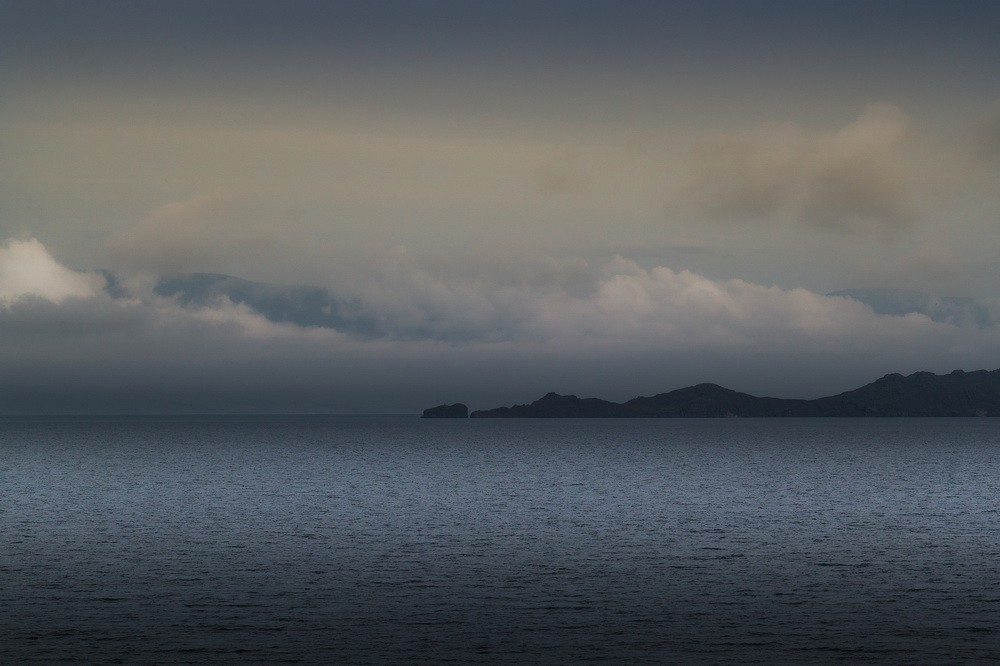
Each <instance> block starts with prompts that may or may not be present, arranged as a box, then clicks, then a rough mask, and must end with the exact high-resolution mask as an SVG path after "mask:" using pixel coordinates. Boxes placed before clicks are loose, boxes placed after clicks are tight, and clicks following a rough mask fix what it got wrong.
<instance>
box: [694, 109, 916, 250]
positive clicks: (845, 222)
mask: <svg viewBox="0 0 1000 666" xmlns="http://www.w3.org/2000/svg"><path fill="white" fill-rule="evenodd" d="M908 125H909V121H908V119H907V118H906V117H905V116H904V115H903V114H902V113H901V112H900V111H899V110H898V109H896V108H895V107H893V106H891V105H889V104H876V105H873V106H870V107H868V108H867V109H865V110H864V112H862V114H861V115H860V116H859V117H858V118H857V120H855V121H854V122H853V123H851V124H850V125H848V126H847V127H845V128H843V129H841V130H839V131H837V132H832V133H821V132H809V131H806V130H803V129H801V128H798V127H795V126H791V125H768V126H764V127H761V128H758V129H757V130H755V131H751V132H742V133H731V134H723V135H717V136H715V137H709V138H705V139H702V140H700V141H699V142H697V145H696V146H695V147H694V149H693V151H692V155H691V167H690V173H689V176H688V178H689V180H688V183H687V186H686V188H685V189H684V190H683V191H682V192H681V194H680V202H681V203H682V204H685V205H687V206H689V207H693V208H694V210H696V211H697V210H702V211H706V212H708V213H710V214H711V215H713V216H716V217H719V218H723V219H731V220H746V219H767V220H771V221H775V220H782V219H788V218H790V219H792V220H794V221H795V222H796V223H799V224H803V225H806V226H812V227H820V228H828V229H837V230H844V231H876V232H886V231H888V232H893V231H896V230H899V229H902V228H905V227H906V226H907V225H908V224H909V223H910V222H911V221H912V219H913V207H912V205H911V202H910V200H909V197H908V193H907V190H906V184H907V173H906V168H905V163H904V159H903V155H902V146H903V141H904V138H905V136H906V133H907V129H908Z"/></svg>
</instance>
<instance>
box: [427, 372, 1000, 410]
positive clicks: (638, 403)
mask: <svg viewBox="0 0 1000 666" xmlns="http://www.w3.org/2000/svg"><path fill="white" fill-rule="evenodd" d="M793 416H800V417H801V416H825V417H948V416H951V417H955V416H963V417H985V416H1000V369H998V370H992V371H988V370H975V371H971V372H966V371H963V370H955V371H953V372H951V373H948V374H945V375H935V374H933V373H931V372H915V373H913V374H911V375H907V376H903V375H900V374H897V373H893V374H889V375H885V376H884V377H882V378H881V379H878V380H876V381H874V382H872V383H870V384H866V385H865V386H862V387H860V388H857V389H854V390H852V391H846V392H844V393H839V394H837V395H833V396H827V397H823V398H816V399H813V400H804V399H794V398H793V399H788V398H761V397H757V396H752V395H749V394H747V393H740V392H738V391H733V390H732V389H727V388H725V387H722V386H719V385H717V384H697V385H695V386H689V387H686V388H682V389H677V390H675V391H670V392H667V393H660V394H658V395H655V396H652V397H643V396H640V397H637V398H633V399H631V400H628V401H626V402H622V403H617V402H610V401H608V400H602V399H600V398H579V397H577V396H575V395H559V394H557V393H548V394H546V395H545V396H543V397H541V398H539V399H538V400H536V401H534V402H532V403H530V404H518V405H513V406H511V407H495V408H493V409H486V410H477V411H473V412H471V413H468V410H467V408H466V406H465V405H464V404H462V403H456V404H454V405H439V406H437V407H432V408H430V409H427V410H424V413H423V416H422V418H466V417H468V418H727V417H729V418H754V417H793Z"/></svg>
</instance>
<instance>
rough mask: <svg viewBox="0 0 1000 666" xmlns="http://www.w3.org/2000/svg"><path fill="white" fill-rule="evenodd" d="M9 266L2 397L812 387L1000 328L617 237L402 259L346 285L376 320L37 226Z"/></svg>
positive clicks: (395, 398)
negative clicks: (753, 273) (241, 288)
mask: <svg viewBox="0 0 1000 666" xmlns="http://www.w3.org/2000/svg"><path fill="white" fill-rule="evenodd" d="M0 267H2V270H0V276H2V279H0V293H2V294H4V295H5V300H4V301H3V306H2V307H0V331H3V334H2V337H0V366H2V367H3V369H4V372H3V373H2V377H0V400H2V402H0V405H2V410H3V411H6V412H18V411H43V412H45V411H112V412H117V411H323V412H379V411H382V412H384V411H401V412H417V411H419V410H420V409H422V408H423V407H426V406H428V405H429V404H437V403H439V402H443V401H448V400H450V401H454V400H458V399H461V400H465V401H467V402H469V403H470V404H472V405H474V406H476V407H487V406H492V405H495V404H501V403H510V402H514V401H523V400H527V399H533V398H534V397H537V395H536V394H539V395H540V394H541V393H540V392H545V391H548V390H557V391H564V392H575V393H580V394H584V395H599V396H600V397H605V398H608V399H622V398H628V397H632V396H634V395H637V394H642V393H646V394H649V393H654V392H659V391H664V390H669V389H673V388H678V387H680V386H683V385H687V384H691V383H696V382H700V381H714V382H718V383H722V384H725V385H728V386H732V387H733V388H737V389H740V390H746V391H749V392H752V393H758V394H772V395H781V396H789V395H792V396H795V395H799V396H802V397H812V396H815V395H821V394H824V393H829V392H836V391H837V390H846V389H848V388H852V387H853V386H855V385H857V384H860V383H863V382H866V381H869V380H871V379H874V378H875V376H878V375H879V374H881V373H884V372H890V371H901V372H907V371H912V370H917V369H930V370H934V371H946V370H950V369H954V368H956V367H960V368H965V369H973V368H979V367H991V368H992V367H994V366H996V365H997V361H996V359H997V355H996V352H995V350H996V349H997V348H998V343H1000V332H998V330H997V329H996V328H981V327H980V328H977V327H967V326H957V325H953V324H949V323H944V322H935V321H932V320H931V319H930V318H929V317H927V316H924V315H919V314H907V315H904V316H884V315H877V314H875V313H874V312H873V311H872V310H871V309H870V308H868V307H866V306H865V305H863V304H861V303H860V302H858V301H856V300H853V299H850V298H844V297H829V296H822V295H819V294H816V293H813V292H810V291H807V290H804V289H790V290H788V289H780V288H777V287H773V286H764V285H758V284H753V283H749V282H746V281H742V280H726V281H716V280H711V279H709V278H706V277H704V276H700V275H697V274H695V273H692V272H690V271H673V270H671V269H669V268H666V267H662V266H659V267H654V268H643V267H641V266H639V265H637V264H635V263H634V262H631V261H628V260H627V259H624V258H621V257H616V258H614V259H611V260H609V261H607V262H604V263H603V264H601V265H598V266H595V267H593V268H592V269H591V272H592V275H590V276H589V277H588V280H587V282H586V283H587V285H588V286H587V287H586V288H583V289H580V288H573V289H568V288H567V283H566V282H565V281H562V280H558V279H541V280H538V279H535V280H525V281H522V282H516V281H512V282H511V283H508V284H507V285H504V286H497V285H496V283H494V282H486V281H483V282H476V281H467V280H466V281H458V282H453V281H449V280H447V279H443V278H442V277H440V276H436V275H434V274H433V273H432V272H429V271H427V270H424V269H421V268H420V267H419V266H416V265H412V264H411V265H408V266H406V265H404V266H401V267H399V271H398V273H397V274H395V275H387V276H385V278H384V280H383V281H382V282H381V283H380V284H371V285H369V286H368V288H367V289H364V290H362V291H360V292H357V293H352V294H349V295H344V296H343V297H344V298H345V299H346V298H351V299H354V302H355V303H357V304H358V310H357V316H358V317H364V318H366V321H378V322H379V326H377V327H371V326H369V327H357V326H352V324H351V322H350V320H349V319H344V323H343V324H342V325H338V326H336V327H334V326H301V325H297V324H294V323H290V322H287V321H284V322H282V321H275V320H274V318H273V317H272V318H268V316H265V314H264V313H262V312H260V311H256V310H254V309H252V308H251V307H249V306H247V305H246V304H245V303H234V302H233V301H231V300H230V299H229V298H227V297H225V296H219V297H217V298H214V299H209V300H207V301H203V302H200V303H197V304H193V303H188V304H184V303H183V302H182V301H181V299H179V298H178V297H177V296H171V297H166V296H162V295H158V294H157V293H156V292H155V291H154V290H152V289H150V288H149V287H148V285H149V282H148V281H146V282H142V281H136V282H132V283H130V282H128V281H127V280H126V281H123V282H122V283H121V284H119V285H117V287H116V290H110V289H108V290H102V287H103V286H104V280H103V278H102V277H101V276H100V275H98V274H94V273H80V272H76V271H71V270H69V269H67V268H65V267H64V266H61V265H60V264H59V263H58V262H56V261H55V259H53V257H52V256H51V255H50V254H49V253H48V252H47V251H46V250H45V248H44V246H43V245H42V244H41V243H39V242H38V241H37V240H33V239H29V240H13V241H7V242H6V243H5V244H4V245H3V246H2V248H0ZM112 291H115V295H114V296H113V295H112V293H111V292H112ZM11 294H13V295H14V296H13V297H11V296H9V295H11Z"/></svg>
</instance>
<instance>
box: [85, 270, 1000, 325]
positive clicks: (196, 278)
mask: <svg viewBox="0 0 1000 666" xmlns="http://www.w3.org/2000/svg"><path fill="white" fill-rule="evenodd" d="M99 272H100V274H101V275H103V276H104V278H105V280H106V281H107V286H106V288H105V290H106V291H107V293H108V294H109V295H111V296H112V297H115V298H121V297H124V296H127V295H128V293H127V291H126V290H125V288H124V287H123V280H122V278H121V276H120V275H119V274H117V273H116V272H114V271H110V270H102V271H99ZM153 291H154V293H155V294H156V295H158V296H164V297H169V298H175V299H176V300H177V302H178V303H180V304H181V305H183V306H186V307H207V306H211V305H212V304H213V303H215V302H217V301H218V300H219V299H220V298H226V299H228V300H229V301H230V302H232V303H234V304H237V305H245V306H247V307H249V308H251V309H252V310H254V311H256V312H258V313H259V314H261V315H262V316H264V317H265V318H266V319H268V320H269V321H272V322H275V323H290V324H295V325H297V326H321V327H325V328H332V329H336V330H339V331H343V332H347V333H355V334H357V335H361V336H364V337H377V336H380V335H386V334H389V333H390V331H389V330H388V328H387V326H386V322H384V321H382V320H381V319H380V318H379V317H378V316H376V315H374V314H372V313H371V312H370V311H369V310H368V309H367V308H366V304H365V303H364V302H363V300H362V299H361V298H358V297H356V296H350V297H344V296H339V295H337V294H335V293H334V292H332V291H330V290H328V289H324V288H322V287H316V286H311V285H301V284H291V285H286V284H273V283H265V282H255V281H252V280H245V279H243V278H239V277H234V276H232V275H225V274H222V273H185V274H178V275H168V276H163V277H160V278H158V279H157V281H156V283H155V285H154V287H153ZM826 295H827V296H836V297H845V298H850V299H853V300H855V301H858V302H860V303H863V304H864V305H866V306H868V307H869V308H870V309H871V310H872V311H873V312H874V313H875V314H879V315H889V316H904V315H907V314H914V313H915V314H922V315H926V316H927V317H928V318H930V319H931V320H932V321H936V322H942V323H947V324H952V325H954V326H975V327H978V328H988V327H991V326H995V325H997V323H998V318H997V316H996V314H995V313H994V312H993V311H992V310H991V308H990V307H989V306H988V305H987V304H985V303H983V302H981V301H978V300H976V299H973V298H965V297H957V296H932V295H930V294H926V293H922V292H918V291H911V290H905V289H844V290H840V291H834V292H831V293H828V294H826Z"/></svg>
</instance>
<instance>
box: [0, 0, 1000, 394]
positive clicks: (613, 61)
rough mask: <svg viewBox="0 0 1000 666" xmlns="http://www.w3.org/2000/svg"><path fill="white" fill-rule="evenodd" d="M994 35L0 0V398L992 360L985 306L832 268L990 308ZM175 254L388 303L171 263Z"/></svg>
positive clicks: (895, 23) (612, 383) (787, 380)
mask: <svg viewBox="0 0 1000 666" xmlns="http://www.w3.org/2000/svg"><path fill="white" fill-rule="evenodd" d="M997 35H1000V4H998V3H996V2H961V1H958V2H948V3H945V2H936V3H930V2H912V1H899V2H880V1H878V0H864V1H857V2H855V1H850V0H847V1H840V2H824V3H811V2H802V1H801V0H799V1H797V2H764V1H761V2H745V1H740V2H710V1H709V2H697V3H694V2H676V3H672V2H587V1H586V0H574V1H550V2H545V1H544V0H536V1H534V2H518V1H507V2H477V1H474V0H462V1H458V0H456V1H454V2H441V1H439V2H432V1H428V2H415V1H414V2H378V1H375V0H365V1H361V2H335V1H333V2H296V1H294V0H285V1H282V2H254V1H251V0H240V1H238V2H237V1H233V2H227V1H224V0H216V1H213V2H203V1H197V2H186V1H182V0H172V1H169V2H151V1H145V0H128V1H122V2H100V1H94V2H47V1H45V0H30V1H28V0H24V1H21V2H11V1H9V0H0V91H2V92H0V240H2V239H6V240H5V241H3V245H2V246H0V403H2V404H0V411H8V412H9V411H129V410H137V411H151V410H153V411H162V410H184V411H191V410H194V411H232V410H251V411H253V410H265V411H333V412H386V411H392V412H419V411H420V410H421V409H423V408H424V407H428V406H431V405H434V404H438V403H441V402H454V401H459V400H461V401H465V402H467V403H469V405H470V406H471V407H473V408H484V407H493V406H496V405H498V404H510V403H512V402H526V401H530V400H533V399H535V398H537V397H539V396H540V395H541V394H543V393H545V392H547V391H549V390H555V391H558V392H563V393H577V394H579V395H587V396H591V395H593V396H598V397H603V398H608V399H615V400H622V399H627V398H630V397H633V396H635V395H640V394H645V395H649V394H653V393H657V392H662V391H666V390H670V389H674V388H679V387H681V386H684V385H687V384H692V383H697V382H702V381H710V382H716V383H720V384H723V385H726V386H729V387H731V388H735V389H738V390H743V391H747V392H750V393H754V394H757V395H765V394H766V395H776V396H780V397H816V396H819V395H826V394H830V393H836V392H839V391H843V390H847V389H850V388H854V387H856V386H858V385H860V384H863V383H866V382H868V381H871V380H873V379H875V378H877V377H879V376H881V375H882V374H885V373H887V372H903V373H909V372H913V371H916V370H932V371H936V372H946V371H950V370H952V369H955V368H963V369H966V370H972V369H977V368H989V369H994V368H997V367H1000V351H998V350H1000V344H998V343H1000V330H998V329H997V327H995V326H985V327H984V326H981V325H979V326H974V325H966V324H964V323H962V322H957V323H945V322H936V321H932V320H931V319H929V318H928V317H926V316H923V315H918V314H912V315H907V316H895V317H890V316H885V315H876V314H875V313H874V312H872V311H871V310H869V309H867V308H866V307H865V306H863V305H861V304H860V303H857V302H855V301H852V300H850V299H845V298H836V297H828V296H825V295H824V294H828V293H830V292H834V291H838V290H843V289H857V288H893V289H909V290H915V291H921V292H926V293H928V294H930V295H932V296H963V297H970V298H975V299H977V300H978V301H981V302H982V303H983V304H984V306H985V307H988V308H993V309H994V311H995V312H1000V308H997V304H998V301H997V298H998V295H1000V260H998V258H997V257H998V256H1000V252H998V249H1000V224H998V221H1000V220H998V212H1000V84H998V82H1000V39H998V38H997ZM70 269H73V270H70ZM94 269H112V270H114V271H117V272H118V273H119V274H120V275H122V276H123V277H124V279H125V280H126V282H125V284H126V286H127V288H126V289H125V293H124V295H123V294H122V293H117V294H116V296H115V297H112V296H111V295H109V294H108V293H107V292H106V291H105V290H104V286H105V282H104V278H103V277H101V275H100V274H97V273H92V272H87V271H92V270H94ZM80 270H82V271H84V272H83V273H80V272H78V271H80ZM188 272H213V273H225V274H229V275H234V276H238V277H241V278H245V279H248V280H254V281H261V282H269V283H281V284H308V285H316V286H320V287H323V288H325V289H328V290H329V291H330V292H331V293H332V294H334V295H336V297H337V298H340V299H343V300H344V301H345V302H347V301H350V302H352V303H356V304H357V307H358V308H360V309H361V310H363V311H364V313H365V316H366V317H368V318H369V319H370V320H371V321H378V322H380V325H379V327H378V333H377V334H375V333H372V334H371V335H363V334H359V333H358V332H357V331H347V330H338V329H336V328H307V327H300V326H295V325H293V324H288V323H274V322H271V321H268V320H267V319H265V318H264V317H263V316H262V314H261V313H259V312H255V311H254V310H252V309H251V308H248V307H246V306H243V305H239V304H233V303H232V302H229V301H226V300H224V299H222V300H218V301H216V302H213V303H210V304H208V305H205V304H200V305H198V306H197V307H195V306H191V305H188V306H185V305H182V304H181V303H180V302H178V301H176V300H171V299H167V298H163V297H160V296H157V295H156V294H155V293H154V292H152V291H151V289H150V287H151V285H153V284H155V282H156V279H157V278H158V276H164V275H170V274H178V273H188ZM994 321H996V318H994Z"/></svg>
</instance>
